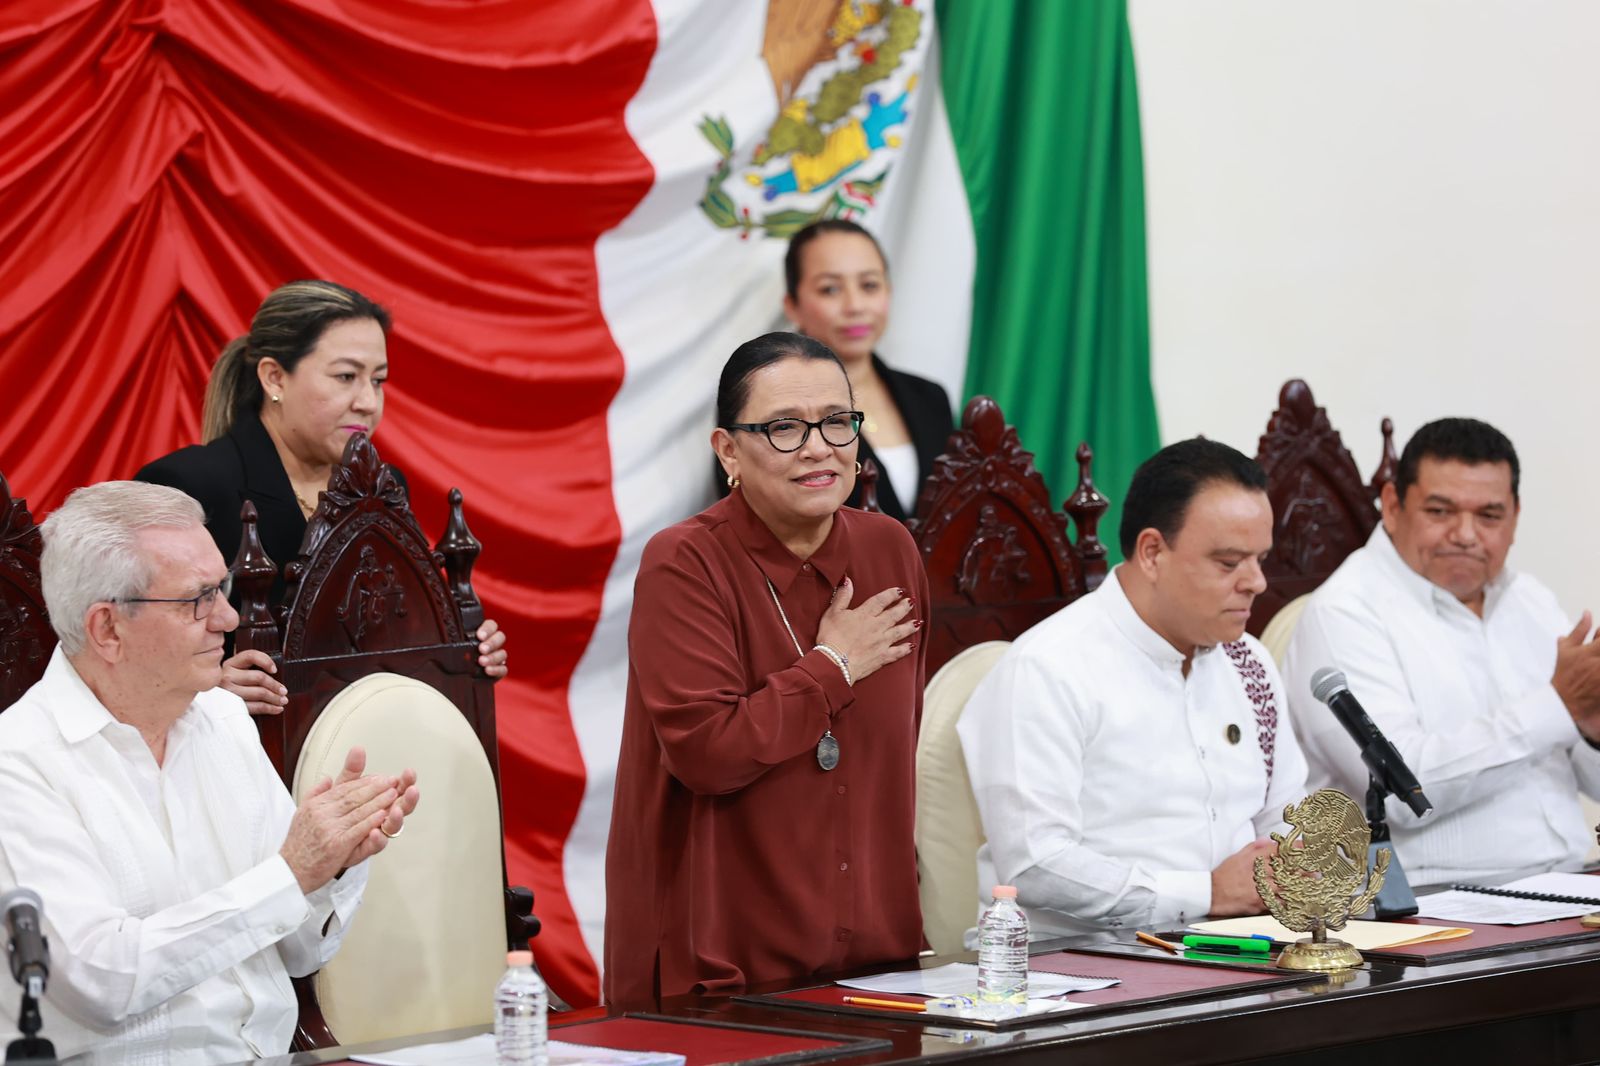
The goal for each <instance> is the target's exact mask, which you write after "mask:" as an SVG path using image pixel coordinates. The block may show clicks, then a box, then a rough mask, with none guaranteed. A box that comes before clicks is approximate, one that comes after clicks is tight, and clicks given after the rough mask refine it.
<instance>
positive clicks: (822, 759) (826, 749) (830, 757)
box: [767, 578, 839, 770]
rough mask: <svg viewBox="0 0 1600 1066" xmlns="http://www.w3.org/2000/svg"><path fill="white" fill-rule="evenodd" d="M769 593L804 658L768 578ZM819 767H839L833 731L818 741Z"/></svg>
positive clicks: (796, 649) (797, 652)
mask: <svg viewBox="0 0 1600 1066" xmlns="http://www.w3.org/2000/svg"><path fill="white" fill-rule="evenodd" d="M767 591H768V592H770V593H772V605H773V606H774V607H776V608H777V609H778V617H779V618H781V619H783V628H785V629H787V630H788V631H789V639H790V640H792V641H794V653H795V654H796V655H798V656H801V657H802V658H803V657H804V656H805V654H806V653H805V651H804V650H803V649H802V648H801V647H800V638H799V637H797V636H795V635H794V626H792V625H790V624H789V616H788V614H786V613H785V612H784V610H783V604H782V603H780V602H779V601H778V590H777V589H776V588H774V587H773V585H772V579H771V578H767ZM817 765H818V766H820V767H822V768H823V769H824V770H832V769H833V768H834V767H836V766H838V765H839V741H838V740H837V739H835V737H834V735H833V730H831V729H829V730H827V731H826V732H824V733H823V734H822V739H821V740H819V741H817Z"/></svg>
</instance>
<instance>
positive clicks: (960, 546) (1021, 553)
mask: <svg viewBox="0 0 1600 1066" xmlns="http://www.w3.org/2000/svg"><path fill="white" fill-rule="evenodd" d="M1093 458H1094V453H1093V452H1091V451H1090V450H1089V446H1088V445H1087V444H1083V445H1079V447H1078V485H1077V489H1076V491H1074V492H1073V494H1072V496H1071V497H1070V498H1068V500H1067V502H1066V505H1065V507H1064V512H1065V513H1063V512H1062V511H1057V510H1055V509H1054V507H1053V506H1052V505H1051V502H1050V490H1049V489H1048V488H1046V486H1045V483H1044V478H1043V477H1041V476H1040V474H1039V471H1038V470H1037V469H1036V468H1035V467H1034V465H1033V453H1032V452H1029V451H1026V450H1024V448H1023V447H1022V443H1021V442H1020V441H1019V440H1018V439H1017V431H1016V430H1015V429H1013V428H1012V427H1011V426H1008V425H1006V420H1005V416H1004V415H1002V414H1001V413H1000V408H999V407H998V406H997V405H996V404H995V402H994V401H993V400H991V399H990V398H989V397H987V396H976V397H974V398H973V399H972V400H971V402H969V403H968V404H967V408H966V411H965V412H964V413H963V415H962V418H961V428H959V429H957V430H956V431H955V432H954V433H952V434H951V435H950V441H949V443H948V444H947V445H946V448H945V453H944V454H943V455H941V456H940V457H939V458H938V459H937V460H935V461H934V465H933V472H932V473H930V474H929V475H928V478H927V480H926V481H925V482H924V483H923V486H922V492H921V493H920V495H919V496H918V497H917V511H916V517H914V518H912V519H911V521H910V522H909V523H907V526H908V528H909V529H910V530H911V536H912V538H913V539H915V540H916V542H917V547H918V549H919V550H920V551H921V552H922V561H923V563H924V565H925V566H926V567H927V570H928V586H929V596H930V598H931V600H932V602H931V603H929V605H928V615H929V629H930V632H929V633H928V635H927V637H926V638H925V639H926V640H927V641H928V671H929V673H930V675H931V674H932V673H933V672H935V671H937V670H938V669H939V668H940V667H941V666H943V665H944V664H945V663H946V662H948V661H949V660H950V659H951V658H952V657H953V656H954V655H955V654H956V653H957V652H959V651H961V650H962V649H964V648H969V647H972V646H973V645H975V644H980V643H983V642H984V641H989V640H1012V639H1014V638H1016V637H1018V636H1020V635H1021V634H1022V633H1024V632H1025V631H1027V630H1028V629H1029V628H1030V627H1031V626H1033V625H1034V624H1036V623H1037V622H1039V621H1040V620H1041V619H1043V618H1045V617H1047V616H1049V615H1051V614H1053V613H1055V612H1056V611H1058V610H1060V609H1061V608H1062V607H1064V606H1066V605H1067V604H1069V603H1071V602H1072V601H1073V600H1075V599H1077V598H1078V597H1079V596H1082V595H1083V594H1084V593H1086V592H1089V591H1092V590H1093V589H1095V588H1096V587H1098V586H1099V584H1100V582H1101V581H1103V580H1105V576H1106V549H1105V545H1103V544H1101V543H1100V539H1099V537H1098V536H1097V535H1096V532H1095V527H1096V526H1097V525H1098V524H1099V521H1100V517H1101V516H1102V515H1103V514H1105V511H1106V507H1107V506H1108V504H1107V502H1106V499H1105V497H1104V496H1102V495H1100V492H1099V491H1098V490H1097V489H1096V488H1095V487H1094V481H1093V480H1092V478H1091V477H1090V474H1089V468H1090V464H1091V462H1092V461H1093ZM1069 517H1070V518H1071V521H1072V524H1073V525H1074V526H1075V527H1076V529H1077V538H1076V540H1074V539H1073V538H1071V537H1070V536H1069V535H1068V532H1067V523H1068V518H1069Z"/></svg>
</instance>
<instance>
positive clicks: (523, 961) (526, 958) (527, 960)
mask: <svg viewBox="0 0 1600 1066" xmlns="http://www.w3.org/2000/svg"><path fill="white" fill-rule="evenodd" d="M506 965H507V966H532V965H533V952H531V951H508V952H506Z"/></svg>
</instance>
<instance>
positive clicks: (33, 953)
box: [0, 887, 50, 997]
mask: <svg viewBox="0 0 1600 1066" xmlns="http://www.w3.org/2000/svg"><path fill="white" fill-rule="evenodd" d="M43 913H44V901H43V900H41V899H40V898H39V893H37V892H35V891H34V890H33V889H31V888H20V887H19V888H13V889H12V890H11V891H9V892H7V893H6V894H5V895H3V896H0V914H3V915H4V916H5V925H6V932H7V933H8V934H9V936H8V937H7V944H6V954H7V955H8V956H9V957H10V959H11V976H12V977H14V978H16V981H17V984H19V985H22V986H23V987H24V988H27V989H28V993H29V994H30V995H32V996H35V997H37V996H42V995H44V986H45V982H46V981H47V980H48V979H49V977H50V945H49V943H48V942H47V941H46V940H45V936H44V931H43V929H42V928H41V927H40V915H41V914H43Z"/></svg>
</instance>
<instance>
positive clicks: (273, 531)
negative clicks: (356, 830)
mask: <svg viewBox="0 0 1600 1066" xmlns="http://www.w3.org/2000/svg"><path fill="white" fill-rule="evenodd" d="M388 332H389V312H388V311H386V310H384V309H383V308H382V307H380V306H379V305H378V304H376V303H374V302H373V301H372V300H369V299H367V297H365V296H363V295H361V294H360V293H359V292H356V291H355V290H354V289H348V288H345V287H344V286H343V285H336V284H334V283H333V282H331V281H292V282H290V283H289V284H287V285H284V286H283V287H281V288H279V289H275V290H273V292H271V293H270V294H268V296H267V298H266V299H265V300H263V301H262V302H261V307H260V308H259V309H258V310H257V311H256V313H255V317H254V318H252V319H251V320H250V332H249V333H247V334H245V335H244V336H242V337H238V338H236V339H234V340H233V341H231V342H229V344H228V346H227V347H226V348H224V349H223V350H222V354H221V355H220V356H218V357H217V362H216V365H215V366H214V367H213V368H212V370H211V380H210V383H209V384H208V385H207V386H206V400H205V409H204V413H203V415H202V416H201V423H202V424H201V436H202V437H203V438H204V443H202V444H192V445H190V446H189V447H187V448H180V449H179V450H178V451H175V452H173V453H172V454H170V455H166V456H163V457H161V458H160V459H157V460H155V461H154V462H152V463H149V464H148V465H146V466H145V467H144V469H142V470H140V471H139V472H138V473H137V474H135V475H134V477H135V478H136V479H137V480H139V481H149V482H154V483H155V484H158V485H170V486H172V487H173V488H175V489H180V490H182V491H183V492H186V493H188V494H189V495H190V496H192V497H194V498H195V499H196V500H199V501H200V505H201V506H202V507H203V508H205V512H206V528H207V530H209V531H210V533H211V538H212V540H214V541H216V544H217V550H218V551H220V552H221V553H222V557H223V558H224V559H232V558H233V557H234V556H235V555H236V554H237V553H238V551H239V538H240V536H241V535H242V532H243V530H242V527H241V524H240V521H239V510H240V508H241V506H243V504H244V501H246V500H250V501H251V502H253V503H254V504H255V505H256V513H257V514H258V515H259V521H258V523H257V529H258V530H259V532H260V534H261V544H262V547H263V548H265V549H266V552H267V555H269V556H270V557H271V558H272V561H273V562H275V563H277V564H278V565H279V566H283V565H284V564H285V563H287V562H288V561H289V560H291V559H293V558H295V557H296V556H297V555H299V554H300V541H301V540H302V539H303V538H304V537H305V532H306V520H307V519H308V518H310V517H311V513H312V511H314V510H316V505H317V494H318V493H320V492H321V491H322V490H323V489H325V488H327V487H328V479H329V478H330V477H332V475H333V468H334V467H335V466H337V465H338V464H339V461H340V460H341V459H342V458H343V457H344V448H345V444H346V443H348V441H349V440H350V437H351V435H353V434H355V433H366V434H367V435H368V436H371V435H372V434H373V433H374V432H375V431H376V430H377V428H378V422H379V420H380V419H382V418H383V383H384V381H385V380H387V378H388V376H389V355H388V344H387V334H388ZM282 594H283V581H282V578H281V577H280V578H279V579H278V580H277V581H276V582H275V583H274V585H273V593H272V595H273V598H274V599H277V598H279V597H281V596H282ZM499 630H500V627H499V626H498V625H497V624H495V623H494V622H492V621H486V622H484V623H483V625H481V626H480V627H478V632H477V638H478V641H479V644H478V652H479V655H478V662H479V664H480V665H482V666H483V668H484V670H485V671H486V672H487V673H488V674H489V675H490V676H492V677H503V676H505V672H506V652H505V640H506V638H505V634H504V633H502V632H500V631H499ZM274 669H275V668H274V667H273V665H272V660H271V659H270V658H269V657H268V656H266V655H264V654H262V653H261V652H255V651H245V652H237V653H235V654H233V655H232V656H230V657H229V658H228V659H226V660H225V661H224V662H223V664H222V687H223V688H225V689H227V690H229V691H230V692H233V693H235V694H236V695H238V696H240V697H241V698H243V699H244V701H245V703H246V704H247V705H248V706H249V708H250V713H251V714H276V713H277V712H278V711H280V710H282V709H283V704H285V703H286V702H288V701H287V698H286V697H287V691H288V690H287V689H285V688H284V687H283V685H281V684H279V683H278V682H277V681H276V680H275V679H274V678H273V677H272V676H271V675H272V672H273V671H274Z"/></svg>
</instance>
